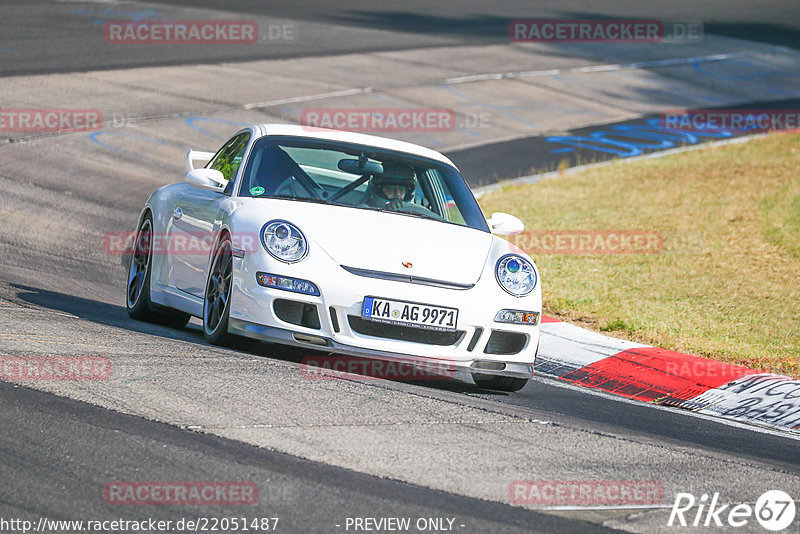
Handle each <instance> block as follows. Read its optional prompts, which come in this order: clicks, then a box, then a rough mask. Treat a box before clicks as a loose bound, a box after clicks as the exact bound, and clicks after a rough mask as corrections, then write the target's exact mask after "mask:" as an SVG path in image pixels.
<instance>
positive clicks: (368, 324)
mask: <svg viewBox="0 0 800 534" xmlns="http://www.w3.org/2000/svg"><path fill="white" fill-rule="evenodd" d="M347 321H348V322H349V323H350V328H352V329H353V331H354V332H357V333H359V334H363V335H365V336H374V337H382V338H385V339H396V340H399V341H412V342H414V343H423V344H425V345H440V346H450V345H455V344H456V343H458V342H459V341H461V339H462V338H463V337H464V334H465V332H464V331H463V330H456V331H455V332H438V331H436V330H423V329H422V328H414V327H413V326H399V325H393V324H384V323H378V322H375V321H366V320H364V319H362V318H361V317H359V316H357V315H348V316H347Z"/></svg>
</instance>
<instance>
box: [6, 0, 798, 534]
mask: <svg viewBox="0 0 800 534" xmlns="http://www.w3.org/2000/svg"><path fill="white" fill-rule="evenodd" d="M181 4H184V5H187V4H191V5H190V6H189V9H190V10H191V11H190V12H188V14H187V13H185V12H183V11H181V9H182V6H181ZM637 5H638V4H637ZM692 5H694V4H692ZM65 6H66V7H65ZM161 6H163V7H161ZM611 6H612V7H608V5H606V7H605V8H604V11H603V12H598V11H592V10H588V9H586V8H580V6H579V5H578V6H576V7H571V6H570V4H569V3H564V2H559V3H558V5H557V6H556V7H557V8H558V9H556V7H553V8H552V10H550V9H549V8H548V9H545V8H544V7H542V8H541V9H542V11H537V12H533V11H531V9H530V7H529V6H528V5H527V4H524V5H523V4H511V3H508V4H505V3H502V2H501V3H499V4H496V5H495V4H493V5H492V15H483V16H476V15H475V13H481V12H482V10H478V9H475V10H470V9H466V8H463V7H461V6H457V4H455V3H442V4H436V5H435V6H432V7H431V6H427V7H431V8H430V9H427V10H426V11H423V10H422V9H421V8H419V6H416V5H415V4H413V3H408V2H402V3H399V2H398V3H397V4H396V5H392V4H382V5H381V6H379V7H372V8H363V7H361V6H346V5H342V4H338V7H330V6H327V5H326V4H322V5H318V4H314V7H313V8H312V7H311V6H310V5H306V4H303V3H293V4H291V5H289V4H280V5H278V4H275V5H268V4H266V3H263V2H259V3H254V2H249V3H248V2H225V3H224V5H223V3H221V2H219V3H213V2H207V3H198V2H191V3H189V2H186V3H181V2H159V3H152V4H140V3H131V2H123V3H111V4H110V5H109V4H106V3H97V2H85V3H84V2H69V3H65V2H55V3H44V2H14V1H12V2H4V5H3V9H11V10H15V9H18V10H19V11H18V12H17V13H16V14H15V15H14V16H6V17H4V18H3V19H2V20H3V22H2V24H3V25H5V26H4V27H3V31H2V33H0V35H2V36H3V37H2V40H0V49H3V50H12V52H13V53H12V52H0V73H2V74H3V75H5V76H6V78H4V79H2V80H1V81H0V84H4V87H6V88H8V89H9V91H11V90H13V89H14V88H15V84H16V83H17V80H16V79H15V77H16V76H17V75H20V74H31V73H36V74H47V73H53V72H75V71H82V70H96V69H111V68H118V67H120V66H126V67H135V66H143V65H154V64H159V65H185V64H199V63H216V62H218V61H221V60H226V61H227V60H235V61H247V60H251V59H256V58H258V59H264V57H265V56H268V57H273V58H274V57H297V58H305V57H308V56H314V55H323V56H332V55H334V54H339V53H343V52H345V51H347V52H365V51H375V50H390V49H393V50H397V49H407V50H413V49H415V48H421V47H445V46H450V47H453V46H455V47H458V46H461V45H465V44H469V45H472V46H474V45H476V44H491V43H497V42H499V41H498V39H500V40H502V39H504V36H503V35H501V37H499V38H498V37H497V35H496V31H497V29H498V28H502V29H503V31H504V29H505V27H506V26H505V25H506V24H507V21H508V20H509V19H513V18H519V17H533V16H537V15H538V16H572V17H577V16H586V17H587V18H588V17H589V16H597V15H600V14H604V15H608V16H611V15H615V16H620V17H621V16H625V14H626V13H628V14H629V13H631V12H635V13H636V15H637V16H644V14H642V13H641V10H640V9H638V8H636V11H634V10H633V9H634V8H633V6H634V3H632V2H631V3H625V2H623V3H617V4H611ZM686 6H688V3H687V4H686ZM108 8H111V9H112V10H118V11H125V12H128V13H130V12H144V11H146V10H148V9H155V10H161V9H164V10H171V11H167V12H166V15H165V16H175V17H176V18H182V19H189V18H199V17H200V16H203V13H205V16H210V13H211V12H207V11H206V12H203V11H202V9H204V8H212V9H214V8H219V9H224V10H225V11H226V12H228V13H231V14H241V15H243V16H251V15H253V16H255V15H258V16H263V17H265V19H269V20H272V19H277V18H287V19H292V20H300V21H307V22H309V23H311V24H316V25H319V28H316V27H315V29H316V30H319V31H318V32H313V33H312V34H311V35H314V36H315V37H314V38H309V39H308V40H305V41H302V42H300V43H298V46H297V47H285V46H284V47H283V48H278V47H272V48H269V49H268V52H265V53H259V54H257V55H256V56H253V55H252V50H248V49H245V50H224V49H219V50H217V49H214V50H198V49H196V48H187V49H179V48H171V49H169V51H167V52H164V53H160V54H158V55H154V54H152V52H151V51H146V50H130V49H120V50H114V49H113V48H109V47H103V46H96V45H97V43H96V42H95V41H93V39H96V36H95V37H86V36H85V35H83V33H85V32H86V31H87V28H91V27H92V25H93V24H95V21H96V20H98V19H100V18H103V17H113V16H119V15H118V14H114V13H113V12H107V13H105V12H104V10H106V9H108ZM64 9H71V10H85V11H80V12H75V13H72V14H70V15H69V16H70V17H72V18H71V19H70V18H69V17H65V14H64V11H63V10H64ZM659 9H661V10H662V11H661V12H658V11H653V13H650V14H648V16H659V15H660V16H667V15H673V14H674V12H675V9H674V8H669V7H662V8H659ZM687 9H688V7H687ZM692 9H695V11H692V12H689V11H687V12H686V13H687V15H686V16H687V17H689V16H690V15H691V17H696V18H702V19H703V20H709V21H713V24H717V25H719V26H720V30H719V32H720V33H725V32H726V31H727V32H729V33H730V32H732V33H736V32H737V31H741V32H743V33H736V35H737V36H741V35H743V34H747V35H748V36H751V37H752V36H756V37H758V38H759V40H762V41H765V42H771V43H773V44H774V43H778V44H792V43H794V42H796V35H797V24H798V23H797V21H798V20H800V17H797V16H792V14H793V13H794V14H796V9H797V6H796V4H795V3H789V2H787V3H763V4H756V3H744V2H742V3H739V4H737V5H736V6H734V7H732V6H731V4H730V3H729V2H711V3H704V4H701V5H700V7H697V8H692ZM703 9H707V10H710V11H702V10H703ZM37 10H40V11H38V12H37ZM423 12H425V13H426V14H425V15H421V14H420V13H423ZM6 13H8V12H6ZM401 13H405V14H406V16H403V17H401V16H400V15H399V14H401ZM409 13H411V15H408V14H409ZM414 13H416V15H414ZM25 16H28V17H29V18H28V19H26V18H25ZM229 16H233V15H229ZM48 17H49V18H48ZM63 20H72V21H73V22H74V26H71V25H70V24H61V22H62V21H63ZM43 21H44V22H43ZM711 27H713V26H712V24H711V23H708V24H706V29H707V31H708V30H709V29H710V28H711ZM31 28H34V29H36V31H29V30H31ZM301 29H302V28H301ZM344 29H346V30H347V31H343V30H344ZM40 30H41V31H40ZM748 32H749V33H748ZM22 37H25V39H23V38H22ZM59 39H62V40H59ZM17 52H19V55H17V54H16V53H17ZM581 53H583V54H585V55H586V56H587V57H589V58H591V56H592V55H593V52H591V51H589V50H584V51H583V52H581ZM665 53H667V54H677V52H671V51H670V52H665ZM248 54H250V55H248ZM134 72H135V71H132V73H134ZM356 74H357V73H355V72H353V75H356ZM384 75H387V74H384ZM49 80H50V79H48V81H47V83H52V82H51V81H49ZM48 89H49V90H51V91H52V93H51V94H53V95H57V96H58V95H59V93H65V92H68V90H67V89H65V88H64V86H60V85H58V83H55V84H53V85H51V86H49V87H48ZM73 89H74V87H73ZM83 89H84V90H86V91H88V92H89V94H91V89H92V87H91V84H89V87H88V88H83ZM170 91H171V89H170ZM170 91H165V93H170ZM108 98H111V99H112V100H113V98H114V97H113V95H112V96H111V97H108ZM117 98H120V97H117ZM240 103H241V102H240ZM37 104H38V105H41V106H43V105H48V102H47V101H39V102H37ZM135 104H136V102H135V101H131V102H125V103H119V104H118V105H119V106H120V109H124V106H126V105H128V106H132V105H135ZM603 127H605V126H603ZM229 128H230V127H229ZM153 129H161V130H162V132H161V133H162V134H163V138H169V137H170V136H177V135H180V134H179V131H180V130H176V129H175V127H174V126H173V125H166V126H162V125H161V123H154V128H153ZM136 132H138V133H141V130H136ZM213 133H214V134H219V135H225V134H224V133H223V130H221V129H220V130H213ZM195 139H203V137H202V135H199V134H197V133H196V132H195ZM14 141H15V142H10V143H8V144H7V145H5V146H3V147H2V148H1V149H2V151H3V155H2V159H0V184H2V187H3V189H4V191H5V195H4V196H3V200H2V204H0V208H1V209H2V216H3V219H4V220H5V221H6V224H7V230H6V231H5V232H4V234H3V236H2V238H1V239H0V265H2V268H0V355H4V356H6V355H26V356H48V355H75V356H80V355H92V356H96V355H103V356H105V357H109V358H110V359H111V361H112V362H113V364H114V375H113V378H112V380H109V381H107V382H96V383H72V384H67V383H53V382H49V383H46V382H39V383H26V384H25V385H24V386H19V387H17V386H14V385H10V384H6V383H0V398H2V402H0V421H1V422H2V425H3V428H4V430H5V431H4V432H3V434H2V437H1V438H0V455H1V456H0V479H2V485H0V517H5V518H9V517H26V518H29V519H35V518H37V517H41V516H47V517H50V518H64V519H91V518H111V517H117V516H120V515H121V516H123V517H125V518H129V519H133V518H138V517H163V518H169V519H175V518H177V517H181V516H183V515H187V516H197V515H209V516H210V515H214V516H217V517H221V516H222V515H225V514H228V513H230V510H226V509H215V508H208V509H204V510H202V512H201V513H200V514H198V511H197V509H196V508H192V509H188V510H184V509H175V508H172V507H125V509H124V510H122V511H120V509H119V507H110V506H108V505H107V504H106V503H105V502H104V501H103V497H102V488H103V486H104V485H105V484H106V483H108V482H109V481H114V480H252V481H254V482H256V483H258V484H259V488H260V491H261V497H262V498H261V500H260V501H259V504H258V505H257V506H256V507H255V508H253V509H252V510H251V509H248V515H249V516H251V517H252V516H255V515H260V514H266V513H269V515H270V516H279V517H280V518H281V521H282V522H283V523H282V524H281V527H282V528H281V529H279V531H286V532H309V531H312V532H323V531H325V532H330V531H337V530H339V529H337V528H336V526H335V525H336V523H337V522H338V521H341V520H343V518H346V517H381V516H384V517H386V516H403V515H405V516H410V517H415V518H417V517H432V516H434V517H454V518H457V519H458V520H459V521H458V522H457V524H459V525H460V524H464V525H465V526H464V527H463V528H461V529H457V530H458V531H463V532H514V531H542V532H546V531H552V532H579V531H581V530H582V529H586V530H587V531H602V530H603V529H604V528H605V527H604V526H603V525H605V526H606V527H614V528H619V529H621V530H626V531H633V532H656V531H664V532H672V531H674V530H670V529H668V528H667V527H666V526H665V525H666V515H665V512H664V510H658V509H656V510H646V511H637V510H588V509H586V510H561V511H554V510H545V509H542V508H541V507H540V508H537V509H536V510H526V509H523V508H520V507H510V506H508V505H507V503H508V494H507V489H508V486H509V483H510V482H511V481H513V480H516V479H533V480H575V479H588V480H598V479H599V480H619V479H632V480H635V479H639V480H651V479H656V480H659V481H660V482H661V483H662V484H663V485H664V487H665V490H666V492H665V493H666V496H665V499H664V504H665V505H669V504H671V499H672V498H673V495H674V493H675V492H678V491H690V492H694V493H695V494H696V495H699V494H700V493H702V492H709V491H712V492H713V491H719V492H721V493H723V494H724V497H725V498H726V499H728V500H729V501H730V502H752V501H754V500H755V499H756V498H757V497H758V495H760V493H762V492H763V491H765V490H767V489H783V490H784V491H788V492H789V493H791V494H793V495H794V496H795V497H797V496H798V494H797V491H798V490H797V488H798V487H800V482H799V481H800V462H798V458H800V441H798V440H797V439H794V438H792V437H789V436H783V435H780V434H776V433H766V432H763V431H761V430H759V429H757V428H748V427H744V426H741V425H732V424H729V423H723V422H720V421H715V420H712V419H708V418H700V417H696V416H692V415H690V414H687V413H685V412H681V411H678V410H672V409H665V408H659V407H653V406H648V405H642V404H638V403H631V402H627V401H624V400H620V399H616V398H612V397H610V396H607V395H593V394H587V393H586V392H584V391H581V390H578V389H575V388H569V387H565V386H563V385H560V384H557V383H554V382H550V381H547V380H544V379H539V378H537V379H535V380H534V381H532V382H531V384H529V385H528V386H527V387H526V388H525V389H524V390H523V391H521V392H519V393H517V394H511V395H506V394H494V393H490V392H486V391H481V390H479V389H477V388H475V387H474V386H471V385H469V384H428V383H403V382H384V381H376V380H370V379H359V378H358V377H349V378H346V379H343V380H337V381H323V382H324V383H322V382H317V383H313V382H309V381H307V380H303V378H302V374H301V372H300V364H299V362H300V361H301V359H302V357H303V356H304V355H305V353H303V352H302V351H288V350H285V349H282V348H279V347H271V346H259V345H253V344H249V343H243V344H242V345H241V346H240V347H238V350H228V349H218V348H214V347H208V346H207V345H205V343H204V342H203V340H202V335H201V334H200V332H199V330H198V328H197V326H196V324H193V325H191V326H190V327H189V328H186V329H181V330H175V329H168V328H164V327H158V326H153V325H147V324H143V323H137V322H134V321H131V320H130V319H128V318H127V315H126V314H125V310H124V307H123V306H120V304H119V302H120V299H121V297H120V294H121V292H120V288H121V287H123V286H124V272H123V271H122V270H121V269H120V268H119V262H118V257H109V256H108V254H105V253H104V252H103V250H102V247H101V241H102V236H103V234H104V233H105V232H107V231H109V229H111V230H119V229H127V228H129V227H130V225H131V222H132V220H133V219H134V218H135V216H136V213H137V212H138V209H139V207H140V206H141V203H142V201H143V200H144V198H146V194H148V193H149V191H150V190H152V189H153V188H154V187H156V186H157V185H159V184H161V183H166V182H169V181H172V180H173V176H174V174H175V170H176V168H177V169H179V163H180V162H177V164H176V165H174V166H169V165H165V164H163V163H162V159H168V158H170V157H172V152H171V151H172V150H173V149H174V148H175V147H174V146H172V145H170V144H169V142H168V141H166V140H163V139H162V140H161V141H160V142H162V143H163V144H160V145H153V146H154V148H153V150H152V152H150V153H147V152H143V153H140V154H138V155H131V154H130V153H128V154H125V153H124V152H120V151H119V150H117V151H108V150H104V149H102V148H101V147H98V146H97V144H96V143H94V144H92V143H89V142H88V141H87V142H84V141H85V140H84V139H83V138H78V137H76V136H65V137H63V138H62V137H59V136H55V137H53V138H46V139H43V140H39V141H37V140H35V139H34V140H23V142H16V141H18V139H15V140H14ZM206 141H208V140H207V139H206ZM215 142H217V141H215ZM499 146H505V147H508V146H512V147H513V145H498V146H495V147H493V148H489V149H486V153H485V154H484V157H485V158H487V159H490V158H492V157H495V156H496V155H497V154H499V153H500V152H499V148H498V147H499ZM125 148H130V147H125ZM167 149H169V150H167ZM470 150H474V149H470ZM495 150H497V151H495ZM473 154H479V153H478V152H473ZM134 165H136V168H135V169H134V168H133V166H134ZM519 170H524V167H520V169H519ZM504 172H505V171H504ZM476 173H477V171H476ZM29 388H35V389H29ZM53 394H56V395H57V396H54V395H53ZM65 397H70V398H71V399H66V398H65ZM156 421H158V422H156ZM164 423H167V424H164ZM242 442H246V443H242ZM248 443H249V444H248ZM252 444H254V445H258V446H260V447H261V448H256V447H253V446H252ZM287 453H288V454H287ZM504 503H505V504H504ZM236 512H238V513H241V510H236ZM256 512H257V513H256ZM797 525H798V523H797V522H795V524H794V527H793V529H794V530H795V531H796V530H797ZM756 528H757V525H756V526H755V528H752V529H751V530H756ZM515 529H516V530H515ZM790 530H791V529H790ZM743 531H747V530H743Z"/></svg>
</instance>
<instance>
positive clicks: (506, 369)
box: [228, 319, 533, 380]
mask: <svg viewBox="0 0 800 534" xmlns="http://www.w3.org/2000/svg"><path fill="white" fill-rule="evenodd" d="M228 330H229V331H230V332H231V333H233V334H237V335H240V336H243V337H248V338H251V339H256V340H259V341H264V342H267V343H279V344H282V345H292V346H297V347H303V348H309V349H313V350H319V351H323V352H326V353H336V354H343V355H347V356H356V357H364V358H373V359H378V360H384V361H388V362H397V363H410V364H412V365H414V364H416V365H419V366H420V367H426V368H430V364H441V363H442V361H441V360H440V359H436V358H427V357H424V356H411V355H408V354H397V353H393V352H387V351H382V350H376V349H370V348H365V347H354V346H351V345H346V344H344V343H339V342H337V341H335V340H333V339H329V338H326V337H324V336H319V335H309V334H303V333H300V332H296V331H292V330H286V329H283V328H278V327H274V326H264V325H259V324H255V323H251V322H248V321H243V320H241V319H230V321H229V325H228ZM448 364H449V365H450V366H452V369H453V370H454V371H455V373H454V374H453V375H452V378H458V379H461V380H465V379H466V378H467V375H468V374H471V373H473V372H474V373H480V374H482V375H497V376H508V377H514V378H530V377H531V376H533V363H519V362H500V361H497V360H484V359H475V360H465V361H458V362H448ZM448 376H450V373H448Z"/></svg>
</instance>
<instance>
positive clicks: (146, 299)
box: [125, 213, 191, 328]
mask: <svg viewBox="0 0 800 534" xmlns="http://www.w3.org/2000/svg"><path fill="white" fill-rule="evenodd" d="M152 267H153V217H152V215H150V213H148V214H147V215H145V217H144V219H142V223H141V224H140V225H139V229H138V230H137V232H136V240H135V241H134V242H133V252H132V253H131V262H130V265H129V266H128V285H127V287H126V298H125V304H126V308H127V310H128V315H129V316H130V317H131V318H133V319H136V320H137V321H147V322H149V323H156V324H160V325H164V326H171V327H175V328H183V327H184V326H186V323H188V322H189V319H190V318H191V317H190V315H189V314H187V313H182V312H179V311H175V310H170V311H169V312H159V311H156V310H155V309H154V307H155V306H154V304H153V303H152V302H151V301H150V274H151V271H152Z"/></svg>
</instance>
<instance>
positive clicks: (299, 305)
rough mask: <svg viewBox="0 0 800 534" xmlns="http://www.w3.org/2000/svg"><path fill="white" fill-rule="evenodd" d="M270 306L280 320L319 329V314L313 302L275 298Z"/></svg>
mask: <svg viewBox="0 0 800 534" xmlns="http://www.w3.org/2000/svg"><path fill="white" fill-rule="evenodd" d="M272 308H273V309H274V310H275V315H276V316H277V317H278V319H280V320H281V321H286V322H287V323H290V324H296V325H297V326H305V327H306V328H314V329H316V330H319V329H320V324H319V314H318V313H317V307H316V306H314V305H313V304H306V303H305V302H297V301H295V300H287V299H275V300H274V301H273V303H272Z"/></svg>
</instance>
